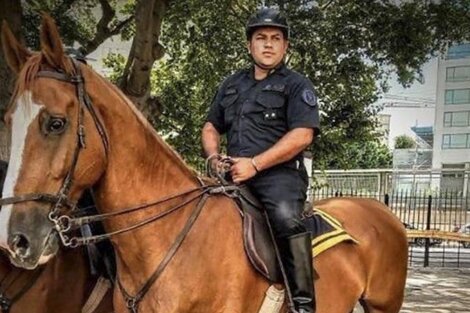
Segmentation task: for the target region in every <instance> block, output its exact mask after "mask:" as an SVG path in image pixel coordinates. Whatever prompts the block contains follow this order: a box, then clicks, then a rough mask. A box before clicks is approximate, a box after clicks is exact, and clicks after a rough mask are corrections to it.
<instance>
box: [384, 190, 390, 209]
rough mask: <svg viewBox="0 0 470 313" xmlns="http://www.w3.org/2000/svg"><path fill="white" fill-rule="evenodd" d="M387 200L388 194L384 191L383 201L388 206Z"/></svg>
mask: <svg viewBox="0 0 470 313" xmlns="http://www.w3.org/2000/svg"><path fill="white" fill-rule="evenodd" d="M389 201H390V199H389V195H388V193H386V194H385V197H384V203H385V205H386V206H388V203H389Z"/></svg>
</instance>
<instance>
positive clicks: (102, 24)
mask: <svg viewBox="0 0 470 313" xmlns="http://www.w3.org/2000/svg"><path fill="white" fill-rule="evenodd" d="M100 5H101V10H102V12H103V15H102V17H101V19H100V20H99V22H98V24H97V25H96V34H95V36H94V38H92V39H91V40H88V41H86V42H80V43H81V45H82V47H80V48H79V50H80V53H82V54H83V55H87V54H90V53H91V52H93V51H95V50H96V49H97V48H98V47H99V46H100V45H101V44H102V43H103V42H104V41H105V40H106V39H108V38H109V37H112V36H114V35H117V34H119V33H120V32H121V30H122V29H123V28H124V27H126V26H127V25H128V24H129V23H130V22H131V21H132V20H133V19H134V16H133V15H131V16H129V17H127V18H126V19H125V20H123V21H120V22H119V23H118V24H117V25H116V27H114V28H113V29H110V28H109V23H111V22H112V20H113V19H114V17H115V16H116V11H115V10H114V9H113V8H112V7H111V5H110V3H109V1H108V0H100Z"/></svg>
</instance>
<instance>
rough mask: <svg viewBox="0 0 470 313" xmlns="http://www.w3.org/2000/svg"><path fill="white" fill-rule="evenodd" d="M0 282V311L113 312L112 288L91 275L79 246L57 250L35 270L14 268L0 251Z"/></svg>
mask: <svg viewBox="0 0 470 313" xmlns="http://www.w3.org/2000/svg"><path fill="white" fill-rule="evenodd" d="M0 281H1V283H0V292H1V294H0V312H1V313H8V312H9V313H23V312H29V313H63V312H70V313H112V312H113V303H112V295H113V292H112V288H110V287H111V286H110V284H109V283H108V282H107V281H105V280H102V279H101V278H98V277H96V276H93V275H91V273H90V270H89V265H88V258H87V257H86V255H85V254H84V249H83V248H81V249H59V251H58V253H57V255H56V256H55V257H54V258H52V259H51V261H50V262H48V263H47V264H45V265H43V266H41V267H39V268H37V269H35V270H25V269H20V268H17V267H15V266H13V265H11V264H10V261H9V258H8V256H6V255H5V254H3V253H0ZM98 282H99V283H100V284H99V285H97V284H98ZM95 286H97V289H96V290H97V291H94V290H95ZM104 292H105V293H104ZM102 293H104V295H103V294H102ZM87 303H88V304H87Z"/></svg>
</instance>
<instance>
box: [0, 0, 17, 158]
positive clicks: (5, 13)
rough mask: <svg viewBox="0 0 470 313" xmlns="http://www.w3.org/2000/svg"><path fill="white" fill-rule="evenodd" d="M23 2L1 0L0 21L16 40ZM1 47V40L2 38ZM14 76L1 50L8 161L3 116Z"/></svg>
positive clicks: (2, 146)
mask: <svg viewBox="0 0 470 313" xmlns="http://www.w3.org/2000/svg"><path fill="white" fill-rule="evenodd" d="M21 15H22V7H21V1H11V0H0V21H6V22H7V23H8V25H9V26H10V28H11V30H12V31H13V34H15V36H16V38H21ZM0 47H2V45H1V38H0ZM13 78H14V74H13V73H12V72H11V71H10V69H9V68H8V65H7V64H6V61H5V56H4V54H3V48H1V49H0V159H2V160H6V159H7V158H8V155H9V149H8V147H9V145H8V135H7V131H6V127H5V124H4V123H3V116H4V114H5V109H6V107H7V105H8V103H9V101H10V97H11V94H12V89H13V82H14V80H13Z"/></svg>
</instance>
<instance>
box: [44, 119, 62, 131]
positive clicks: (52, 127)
mask: <svg viewBox="0 0 470 313" xmlns="http://www.w3.org/2000/svg"><path fill="white" fill-rule="evenodd" d="M66 124H67V121H66V119H65V118H61V117H51V118H50V119H49V121H47V127H46V129H47V132H48V133H51V134H60V133H62V132H63V131H64V130H65V126H66Z"/></svg>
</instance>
